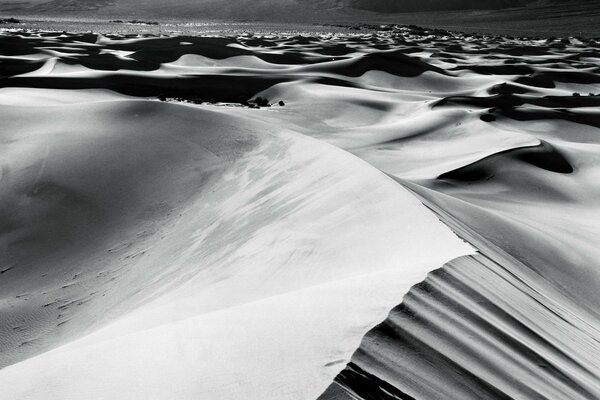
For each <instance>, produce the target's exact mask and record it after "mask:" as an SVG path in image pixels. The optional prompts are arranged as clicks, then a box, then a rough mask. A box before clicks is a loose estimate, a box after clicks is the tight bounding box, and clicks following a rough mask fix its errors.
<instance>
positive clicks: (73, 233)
mask: <svg viewBox="0 0 600 400" xmlns="http://www.w3.org/2000/svg"><path fill="white" fill-rule="evenodd" d="M65 93H68V92H65ZM65 93H63V95H61V96H59V97H58V100H57V103H64V102H65V99H64V95H65ZM23 95H24V96H28V95H29V96H34V97H35V94H32V93H31V92H24V93H23ZM72 96H73V98H74V99H77V98H79V99H81V101H82V102H78V103H75V104H67V105H62V104H61V105H49V104H47V105H46V106H43V107H39V106H34V105H33V104H32V105H29V106H28V105H23V104H21V105H19V106H3V108H2V109H1V110H0V113H1V118H2V119H3V120H4V121H8V123H6V124H4V125H3V126H2V130H1V138H2V141H3V143H4V145H3V147H2V160H3V175H2V181H3V185H2V187H1V190H2V202H3V207H2V210H5V211H3V214H2V221H3V222H4V221H5V224H4V225H5V226H6V228H5V229H4V230H3V236H2V244H3V247H2V251H3V254H4V256H3V257H4V259H7V258H6V257H8V259H9V260H11V269H10V270H9V271H7V272H6V273H5V274H3V276H2V289H3V293H7V292H8V291H10V292H11V293H13V296H18V298H17V297H12V299H10V298H9V296H6V297H5V299H4V300H3V306H2V308H3V310H2V311H3V313H5V315H6V318H8V319H9V320H10V321H14V322H10V323H9V324H6V325H5V327H7V328H8V329H10V330H12V332H3V334H2V336H1V337H2V340H3V342H2V346H3V351H4V352H5V354H6V355H5V356H4V358H3V360H5V361H4V362H6V360H8V361H9V362H10V360H17V361H18V360H19V359H23V358H27V357H29V356H30V355H32V354H35V353H38V352H40V351H44V350H46V349H50V348H53V347H56V346H61V347H58V348H56V349H54V350H52V351H50V352H46V353H44V354H41V355H38V356H36V357H33V358H28V359H26V360H24V361H22V362H20V363H17V364H14V365H11V366H8V367H6V368H4V369H3V370H2V371H0V386H1V387H2V388H3V389H2V391H3V394H2V398H3V399H81V398H86V399H132V398H133V399H142V398H148V399H150V398H151V399H173V398H177V399H199V398H200V399H237V398H240V397H242V396H243V397H245V398H250V399H269V398H277V399H281V398H287V399H306V398H311V397H317V396H318V395H319V394H320V393H321V392H322V391H323V390H324V389H325V388H326V387H327V385H328V384H329V383H330V381H331V380H332V378H333V377H334V376H335V375H336V374H337V373H338V372H339V371H340V370H341V369H342V368H343V367H344V365H345V364H346V362H347V361H348V360H349V357H350V355H351V354H352V352H353V351H354V350H355V349H356V347H357V346H358V344H359V342H360V340H361V338H362V336H363V335H364V334H365V333H366V332H367V331H368V330H369V329H370V328H371V327H372V326H374V325H375V324H376V323H378V322H379V321H381V320H383V319H384V318H385V315H386V314H387V312H388V311H389V309H390V308H391V307H392V306H393V305H395V304H397V303H398V302H399V301H400V300H401V298H402V296H403V294H404V293H405V292H407V291H408V289H409V288H410V286H412V285H413V284H415V283H417V282H419V281H421V280H422V279H424V277H425V275H426V274H427V272H428V271H430V270H432V269H435V268H438V267H439V266H441V265H442V264H443V263H444V262H446V261H448V260H450V259H452V258H454V257H457V256H459V255H462V254H466V253H469V252H471V249H470V247H468V246H467V245H466V244H464V243H463V242H462V241H461V240H459V239H457V238H456V237H455V236H454V235H453V234H452V233H451V232H450V231H449V230H448V229H447V228H446V227H445V226H443V225H442V224H441V222H439V221H438V220H437V218H436V217H435V216H433V214H431V213H430V212H428V211H427V210H426V209H425V208H424V207H423V206H422V205H421V204H420V203H419V202H418V201H417V200H416V199H415V198H414V197H413V196H412V195H410V194H409V193H408V192H407V191H406V190H405V189H403V188H402V187H400V186H399V185H397V184H396V183H395V182H394V181H393V180H391V179H390V178H388V177H387V176H385V175H383V174H382V173H381V172H379V171H377V170H376V169H374V168H372V167H370V166H369V165H368V164H366V163H365V162H363V161H361V160H359V159H357V158H355V157H354V156H351V155H349V154H347V153H345V152H343V151H341V150H338V149H337V148H335V147H333V146H330V145H327V144H324V143H321V142H318V141H316V140H314V139H310V138H306V137H303V136H300V135H298V134H294V133H291V132H286V131H285V129H282V128H280V127H276V126H267V125H264V124H261V123H259V122H251V121H249V120H247V119H242V118H240V117H234V116H231V115H230V114H228V112H227V110H226V109H222V110H221V111H206V110H202V109H199V108H197V107H191V106H182V105H173V104H162V103H158V102H154V101H129V100H120V99H119V98H116V100H114V101H105V100H106V99H103V100H104V101H102V102H89V101H88V99H87V97H86V96H81V95H80V94H79V93H76V92H73V93H72ZM33 103H35V102H33ZM26 116H29V117H27V118H26ZM31 116H33V117H31ZM8 210H10V212H8ZM55 227H59V228H60V230H59V231H56V230H55ZM57 325H59V326H58V328H57ZM84 332H92V333H91V334H90V335H88V336H86V337H84V338H82V339H78V340H74V341H72V340H73V339H76V338H78V337H79V336H81V335H82V333H84ZM19 342H21V343H19ZM32 382H35V384H32Z"/></svg>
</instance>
